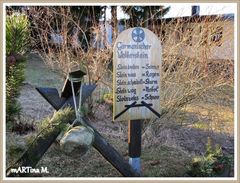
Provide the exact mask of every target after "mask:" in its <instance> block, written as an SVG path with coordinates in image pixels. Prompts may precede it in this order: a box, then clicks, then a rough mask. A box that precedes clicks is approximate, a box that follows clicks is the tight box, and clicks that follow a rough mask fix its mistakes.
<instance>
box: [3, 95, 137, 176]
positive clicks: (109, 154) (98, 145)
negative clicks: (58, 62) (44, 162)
mask: <svg viewBox="0 0 240 183" xmlns="http://www.w3.org/2000/svg"><path fill="white" fill-rule="evenodd" d="M72 100H73V97H70V98H69V99H68V100H67V101H66V102H65V104H64V105H63V106H62V107H61V109H64V108H66V107H72ZM57 110H58V109H57ZM58 113H59V112H56V113H55V115H54V116H53V118H52V119H51V122H54V121H55V120H56V115H57V114H58ZM73 114H74V112H73V111H71V113H69V114H67V115H63V116H62V120H61V121H62V122H66V123H72V121H73V120H74V119H75V116H74V115H73ZM83 120H84V122H85V123H86V124H87V125H89V126H90V127H91V128H92V129H93V130H94V134H95V137H94V142H93V147H94V148H95V149H96V150H97V151H98V152H99V153H100V154H101V155H102V156H103V157H104V158H105V159H106V160H107V161H108V162H110V163H111V164H112V165H113V166H114V167H115V168H116V169H117V170H118V171H119V172H120V173H121V174H122V175H123V176H125V177H138V176H139V174H138V173H136V172H135V171H134V170H133V169H132V167H131V166H130V165H129V164H128V163H127V162H126V161H125V160H124V158H123V157H122V155H120V154H119V153H118V151H117V150H115V149H114V147H112V146H111V145H110V144H109V143H108V142H107V141H106V140H105V139H104V138H103V137H102V136H101V135H100V133H99V132H98V131H97V130H96V129H95V128H94V127H93V126H92V125H91V124H90V122H89V121H88V120H87V119H86V118H83ZM60 132H61V128H60V124H59V125H57V126H55V127H54V128H52V129H51V128H50V129H47V131H46V132H45V133H44V135H42V136H40V137H38V138H37V139H36V140H35V143H33V144H31V145H30V146H29V148H28V149H27V150H26V152H25V153H24V154H23V155H22V156H21V157H20V158H19V159H18V160H17V161H16V163H14V164H13V166H11V167H9V168H8V169H7V174H6V175H7V176H8V177H12V176H26V174H22V175H17V174H13V173H11V171H10V170H11V168H18V167H22V166H31V167H35V166H36V164H37V163H38V161H39V160H40V159H41V158H42V156H43V155H44V153H45V152H46V151H47V149H48V148H49V147H50V146H51V144H52V143H53V142H54V141H55V139H56V138H57V136H58V135H59V134H60Z"/></svg>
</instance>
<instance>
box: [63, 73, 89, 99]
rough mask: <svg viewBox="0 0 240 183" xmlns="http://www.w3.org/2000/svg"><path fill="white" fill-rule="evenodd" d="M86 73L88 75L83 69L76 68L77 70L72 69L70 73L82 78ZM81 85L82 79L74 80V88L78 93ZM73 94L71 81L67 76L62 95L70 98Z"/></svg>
mask: <svg viewBox="0 0 240 183" xmlns="http://www.w3.org/2000/svg"><path fill="white" fill-rule="evenodd" d="M84 75H86V74H85V73H84V72H82V71H81V70H76V71H72V72H70V73H69V77H72V78H82V77H83V76H84ZM80 85H81V82H80V81H78V82H74V84H73V88H74V91H75V93H77V92H78V91H79V87H80ZM71 95H72V88H71V82H70V80H69V78H67V79H66V80H65V83H64V85H63V88H62V92H61V97H64V98H68V97H70V96H71Z"/></svg>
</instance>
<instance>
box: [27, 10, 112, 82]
mask: <svg viewBox="0 0 240 183" xmlns="http://www.w3.org/2000/svg"><path fill="white" fill-rule="evenodd" d="M28 14H29V17H30V19H31V22H32V43H33V46H34V49H35V50H36V51H37V52H38V53H39V55H40V56H41V57H42V58H43V60H44V61H45V62H46V64H47V65H48V66H49V67H50V68H52V69H53V70H56V71H57V72H59V73H60V74H61V75H62V76H63V77H66V76H67V74H68V72H69V71H71V70H72V69H82V70H83V71H85V72H87V76H88V80H87V81H88V82H89V83H96V82H97V81H98V80H100V79H101V78H102V76H104V73H105V71H106V69H107V67H108V64H109V63H110V61H111V56H112V49H111V47H110V46H108V45H106V44H105V46H104V49H101V45H100V44H99V42H100V41H101V37H102V35H101V34H102V33H101V27H100V25H98V24H97V23H96V22H97V21H96V20H90V21H89V23H88V25H86V24H87V23H86V22H88V21H87V20H86V19H85V17H84V15H80V17H77V14H74V13H73V12H72V11H71V9H70V7H63V6H58V7H29V11H28ZM78 16H79V15H78ZM81 16H82V17H81ZM90 17H93V15H91V16H90ZM81 21H82V22H81ZM89 37H90V38H89ZM89 40H91V42H89Z"/></svg>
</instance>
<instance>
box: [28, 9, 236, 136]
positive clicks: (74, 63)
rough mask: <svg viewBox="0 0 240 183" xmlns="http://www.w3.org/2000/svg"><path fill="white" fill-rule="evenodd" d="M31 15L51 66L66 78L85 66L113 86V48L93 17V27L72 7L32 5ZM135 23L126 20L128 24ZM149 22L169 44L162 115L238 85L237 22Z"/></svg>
mask: <svg viewBox="0 0 240 183" xmlns="http://www.w3.org/2000/svg"><path fill="white" fill-rule="evenodd" d="M29 14H30V17H31V19H32V24H33V25H32V26H33V31H34V34H33V38H34V39H35V43H36V42H37V43H38V51H39V53H40V55H41V56H42V57H43V58H44V60H45V62H46V63H47V64H48V65H49V66H50V67H51V68H53V69H56V70H58V71H60V73H62V74H63V75H64V76H66V74H67V73H68V72H69V71H70V69H71V68H72V67H78V68H82V67H84V68H85V69H86V72H87V74H88V82H89V83H92V82H94V83H97V82H98V83H99V81H102V82H103V83H104V84H105V86H107V87H108V88H112V87H111V83H112V73H111V70H109V69H108V67H109V64H110V63H111V61H112V60H111V58H112V46H111V45H109V43H108V42H107V40H106V30H105V29H104V27H102V26H101V25H100V24H99V23H98V21H96V20H95V21H94V20H91V26H90V27H89V26H86V25H85V22H80V21H81V20H82V19H76V17H75V15H74V14H73V13H72V12H71V11H70V9H69V7H57V8H53V7H30V10H29ZM130 16H131V15H130ZM129 25H130V24H129V22H128V21H125V27H129ZM148 26H149V27H148V28H149V29H151V30H152V31H153V32H154V33H155V34H156V35H157V36H158V37H159V39H160V40H161V42H162V46H163V53H162V55H159V57H162V69H161V106H162V109H163V110H162V118H164V117H173V116H174V115H175V114H177V113H178V112H179V111H181V109H182V108H183V107H185V106H186V105H187V104H191V103H194V102H197V103H198V104H199V103H201V102H204V101H207V100H211V101H216V100H217V96H216V95H215V94H216V93H214V92H218V94H217V95H218V96H219V95H222V94H223V92H221V89H222V88H223V87H226V86H227V87H233V58H231V55H232V53H233V49H232V48H233V23H232V21H229V20H228V19H225V18H224V17H221V16H206V17H198V16H196V17H191V18H178V19H171V20H170V19H154V17H151V20H148ZM56 32H57V33H58V34H59V35H61V36H62V42H61V43H59V44H56V43H52V42H51V41H50V39H49V35H51V34H52V33H56ZM88 32H90V34H87V33H88ZM113 32H116V31H113ZM89 35H90V39H89ZM89 40H90V41H89ZM229 55H230V57H229ZM219 92H220V93H219ZM225 96H226V97H227V94H225ZM161 121H162V122H161ZM164 121H165V120H151V122H150V123H149V122H148V126H150V127H151V128H152V129H155V130H156V132H157V131H158V129H159V127H160V126H161V125H166V123H164ZM163 123H164V124H163Z"/></svg>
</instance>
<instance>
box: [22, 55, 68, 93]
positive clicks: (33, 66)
mask: <svg viewBox="0 0 240 183" xmlns="http://www.w3.org/2000/svg"><path fill="white" fill-rule="evenodd" d="M25 82H27V83H29V84H31V85H33V86H36V87H53V88H57V89H58V90H60V89H61V88H62V86H63V82H64V81H63V79H62V78H61V77H60V75H59V74H58V73H56V72H53V71H52V70H50V69H49V68H48V67H47V66H46V65H45V64H44V62H43V60H42V59H41V58H40V57H39V56H37V55H36V54H33V53H31V54H29V55H28V57H27V63H26V69H25Z"/></svg>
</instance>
